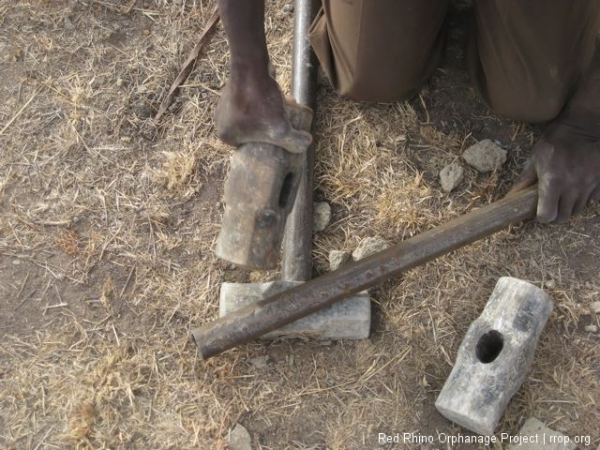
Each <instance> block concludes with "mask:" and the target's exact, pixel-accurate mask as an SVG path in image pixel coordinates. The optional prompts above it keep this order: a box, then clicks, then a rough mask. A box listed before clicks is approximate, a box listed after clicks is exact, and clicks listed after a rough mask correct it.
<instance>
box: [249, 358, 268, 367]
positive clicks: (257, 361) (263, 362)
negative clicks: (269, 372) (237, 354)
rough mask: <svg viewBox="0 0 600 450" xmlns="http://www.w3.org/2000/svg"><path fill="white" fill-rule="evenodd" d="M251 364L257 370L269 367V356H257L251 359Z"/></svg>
mask: <svg viewBox="0 0 600 450" xmlns="http://www.w3.org/2000/svg"><path fill="white" fill-rule="evenodd" d="M249 362H250V364H252V365H253V366H254V367H256V368H257V369H264V368H265V367H267V366H268V365H269V355H262V356H256V357H254V358H251V359H250V361H249Z"/></svg>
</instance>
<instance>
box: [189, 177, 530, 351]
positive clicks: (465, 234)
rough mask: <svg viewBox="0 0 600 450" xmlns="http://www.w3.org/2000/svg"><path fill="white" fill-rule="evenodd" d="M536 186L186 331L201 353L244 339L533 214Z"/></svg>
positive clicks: (225, 347)
mask: <svg viewBox="0 0 600 450" xmlns="http://www.w3.org/2000/svg"><path fill="white" fill-rule="evenodd" d="M536 206H537V186H533V187H531V188H529V189H527V190H524V191H521V192H519V193H517V194H514V195H512V196H511V197H508V198H504V199H502V200H500V201H498V202H496V203H493V204H491V205H488V206H485V207H482V208H479V209H478V210H476V211H474V212H472V213H469V214H466V215H465V216H463V217H459V218H458V219H455V220H452V221H450V222H448V223H447V224H444V225H440V226H438V227H437V228H434V229H432V230H429V231H427V232H425V233H423V234H420V235H418V236H415V237H413V238H411V239H408V240H407V241H404V242H402V243H400V244H397V245H395V246H393V247H391V248H389V249H387V250H384V251H382V252H379V253H376V254H374V255H372V256H370V257H368V258H365V259H363V260H360V261H357V262H355V263H353V264H349V265H348V266H344V267H342V268H340V269H338V270H336V271H335V272H330V273H328V274H326V275H324V276H322V277H319V278H316V279H313V280H311V281H308V282H306V283H304V284H302V285H300V286H298V287H296V288H294V289H291V290H289V291H286V292H283V293H280V294H277V295H275V296H273V297H270V298H268V299H265V300H263V301H261V302H259V303H257V304H255V305H252V306H249V307H246V308H243V309H241V310H240V311H238V312H236V313H234V314H230V315H228V316H227V317H223V318H220V319H218V320H216V321H214V322H212V323H209V324H206V325H204V326H202V327H200V328H198V329H196V330H193V331H192V336H193V338H194V340H195V342H196V345H197V346H198V352H199V354H200V355H201V356H202V357H203V358H209V357H211V356H214V355H216V354H219V353H221V352H223V351H225V350H227V349H229V348H232V347H235V346H237V345H240V344H243V343H246V342H249V341H251V340H252V339H255V338H256V337H258V336H260V335H262V334H264V333H267V332H269V331H271V330H274V329H276V328H280V327H282V326H284V325H287V324H288V323H290V322H293V321H294V320H296V319H299V318H300V317H304V316H307V315H308V314H311V313H313V312H315V311H318V310H320V309H322V308H325V307H326V306H329V305H331V304H333V303H334V302H336V301H339V300H341V299H343V298H346V297H348V296H350V295H352V294H354V293H357V292H360V291H362V290H364V289H367V288H369V287H371V286H374V285H376V284H378V283H381V282H382V281H384V280H386V279H388V278H391V277H394V276H397V275H399V274H401V273H402V272H404V271H406V270H408V269H411V268H413V267H416V266H418V265H421V264H425V263H426V262H429V261H431V260H433V259H435V258H437V257H438V256H441V255H444V254H446V253H449V252H451V251H452V250H455V249H457V248H460V247H462V246H464V245H467V244H470V243H471V242H474V241H476V240H478V239H481V238H484V237H486V236H489V235H491V234H493V233H495V232H497V231H499V230H501V229H503V228H505V227H507V226H508V225H511V224H514V223H518V222H521V221H523V220H525V219H529V218H533V217H534V216H535V211H536Z"/></svg>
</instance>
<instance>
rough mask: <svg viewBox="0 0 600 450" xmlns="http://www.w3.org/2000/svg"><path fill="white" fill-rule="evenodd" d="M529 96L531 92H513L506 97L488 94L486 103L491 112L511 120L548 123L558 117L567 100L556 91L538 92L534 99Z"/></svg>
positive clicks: (500, 93)
mask: <svg viewBox="0 0 600 450" xmlns="http://www.w3.org/2000/svg"><path fill="white" fill-rule="evenodd" d="M503 94H504V95H503ZM530 94H531V91H529V92H518V91H514V92H512V94H511V95H506V93H505V92H499V93H498V94H495V93H493V92H490V98H489V99H488V103H489V106H490V108H491V109H492V111H494V112H495V113H496V114H498V115H500V116H503V117H506V118H508V119H511V120H519V121H523V122H531V123H539V122H547V121H550V120H552V119H554V118H555V117H556V116H558V114H559V113H560V111H561V110H562V109H563V107H564V105H565V103H566V100H567V99H566V98H565V97H564V96H562V95H560V93H559V92H558V91H556V92H547V93H544V92H540V93H539V95H538V96H537V97H536V98H532V97H531V95H530Z"/></svg>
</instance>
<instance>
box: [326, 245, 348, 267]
mask: <svg viewBox="0 0 600 450" xmlns="http://www.w3.org/2000/svg"><path fill="white" fill-rule="evenodd" d="M349 259H350V253H348V252H343V251H341V250H331V251H330V252H329V270H331V271H332V272H333V271H334V270H337V269H339V268H340V267H342V266H343V265H344V264H346V263H347V262H348V260H349Z"/></svg>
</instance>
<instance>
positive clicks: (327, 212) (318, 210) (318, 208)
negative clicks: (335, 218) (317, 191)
mask: <svg viewBox="0 0 600 450" xmlns="http://www.w3.org/2000/svg"><path fill="white" fill-rule="evenodd" d="M330 221H331V206H329V203H327V202H315V212H314V230H315V231H323V230H324V229H325V228H327V225H329V222H330Z"/></svg>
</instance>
